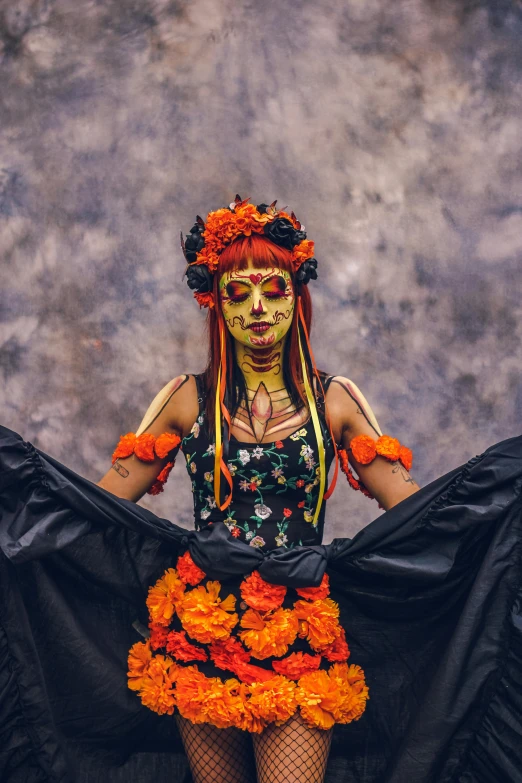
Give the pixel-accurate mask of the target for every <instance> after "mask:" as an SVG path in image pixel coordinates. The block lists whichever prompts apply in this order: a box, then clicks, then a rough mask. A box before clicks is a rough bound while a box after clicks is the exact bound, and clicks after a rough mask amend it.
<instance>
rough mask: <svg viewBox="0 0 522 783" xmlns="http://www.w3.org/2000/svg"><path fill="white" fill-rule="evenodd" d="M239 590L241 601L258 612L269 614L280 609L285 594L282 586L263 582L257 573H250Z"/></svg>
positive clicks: (284, 588)
mask: <svg viewBox="0 0 522 783" xmlns="http://www.w3.org/2000/svg"><path fill="white" fill-rule="evenodd" d="M240 590H241V598H242V599H243V601H244V602H245V603H246V604H248V606H250V607H251V608H252V609H257V611H258V612H269V611H270V610H271V609H277V608H278V607H280V606H281V604H282V603H283V601H284V599H285V595H286V592H287V590H286V587H285V586H284V585H273V584H270V582H265V580H264V579H263V578H262V576H261V575H260V573H259V571H252V573H251V574H250V575H249V576H247V577H246V578H245V579H243V581H242V582H241V585H240Z"/></svg>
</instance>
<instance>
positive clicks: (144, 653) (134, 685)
mask: <svg viewBox="0 0 522 783" xmlns="http://www.w3.org/2000/svg"><path fill="white" fill-rule="evenodd" d="M151 660H152V652H151V649H150V642H149V640H147V641H146V642H136V643H135V644H133V645H132V647H131V648H130V650H129V655H128V658H127V663H128V666H129V670H128V672H127V676H128V678H129V688H130V689H131V690H133V691H136V690H139V688H141V681H142V679H143V677H144V676H146V674H147V671H148V668H149V664H150V662H151Z"/></svg>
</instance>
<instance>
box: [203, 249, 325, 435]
mask: <svg viewBox="0 0 522 783" xmlns="http://www.w3.org/2000/svg"><path fill="white" fill-rule="evenodd" d="M249 258H250V259H251V260H252V266H253V267H254V268H255V269H263V268H266V267H275V268H276V269H283V270H285V271H286V272H289V274H290V276H291V278H292V284H293V286H294V292H295V296H296V302H295V307H294V312H293V317H292V323H291V325H290V329H289V330H288V336H287V339H286V343H285V353H284V358H283V373H284V380H285V385H286V386H287V389H288V393H289V394H290V397H291V399H292V400H293V401H294V402H295V403H299V402H301V403H303V404H304V405H306V402H307V401H306V395H305V393H304V391H303V386H302V384H303V377H302V370H301V360H300V355H299V342H298V324H299V315H298V307H297V297H298V296H300V297H301V304H302V309H303V316H304V321H305V324H306V328H307V330H308V334H310V328H311V323H312V300H311V297H310V292H309V291H308V287H307V286H306V285H303V284H302V283H300V282H299V281H298V280H296V278H295V273H294V269H293V264H292V253H291V251H290V250H287V249H286V248H284V247H281V246H280V245H276V244H275V243H274V242H271V241H270V240H269V239H267V238H266V237H265V236H263V235H261V234H256V233H252V234H251V235H250V236H248V237H247V236H243V235H241V236H239V237H238V238H237V239H235V240H234V241H233V242H231V244H230V245H227V247H225V249H224V250H223V251H222V252H221V254H220V256H219V265H218V268H217V270H216V272H215V274H214V279H213V294H214V302H215V303H216V306H215V307H213V308H209V310H208V318H207V328H208V339H209V350H208V364H207V368H206V370H205V376H204V382H205V390H206V420H207V424H208V425H209V426H210V428H212V426H213V421H214V406H215V400H216V396H215V395H216V389H217V383H218V370H219V363H220V355H221V346H220V327H221V329H222V330H223V332H224V335H225V351H226V367H227V378H226V387H227V397H228V400H229V404H230V406H231V410H230V413H231V414H232V415H233V414H234V413H235V409H237V406H238V404H239V403H240V401H241V394H240V393H239V396H238V390H237V388H236V386H237V381H238V372H239V371H238V368H237V365H236V359H235V351H234V338H233V337H232V335H231V334H230V332H229V331H228V328H227V326H226V324H225V322H224V319H223V313H222V310H221V303H220V298H219V281H220V279H221V276H222V275H223V274H224V273H225V272H229V271H230V270H232V269H234V270H236V269H237V270H243V269H246V267H247V266H248V260H249ZM309 374H310V375H311V373H310V371H309ZM243 386H244V384H243Z"/></svg>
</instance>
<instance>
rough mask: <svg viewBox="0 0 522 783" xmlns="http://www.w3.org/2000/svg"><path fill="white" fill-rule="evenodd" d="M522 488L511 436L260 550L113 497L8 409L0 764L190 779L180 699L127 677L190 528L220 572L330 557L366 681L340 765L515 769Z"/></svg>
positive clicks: (337, 770)
mask: <svg viewBox="0 0 522 783" xmlns="http://www.w3.org/2000/svg"><path fill="white" fill-rule="evenodd" d="M521 489H522V436H518V437H515V438H510V439H508V440H505V441H502V442H501V443H498V444H495V445H493V446H491V447H490V448H489V449H487V450H486V451H485V452H484V454H481V455H479V456H476V457H473V458H472V459H470V460H469V461H468V462H467V463H465V464H464V465H462V466H460V467H458V468H456V469H455V470H453V471H450V472H449V473H447V474H445V475H444V476H441V477H440V478H438V479H436V480H435V481H433V482H431V483H430V484H429V485H427V486H426V487H424V488H422V489H421V490H420V491H418V492H417V493H415V494H414V495H412V496H411V497H410V498H407V499H406V500H404V501H402V502H401V503H399V504H398V505H397V506H395V507H394V508H392V509H391V510H390V511H388V512H386V513H384V514H382V515H381V516H380V517H378V518H377V519H376V520H374V521H373V522H372V523H371V524H370V525H368V526H367V527H366V528H364V529H363V530H362V531H361V532H360V533H358V534H357V535H356V536H355V537H354V538H353V539H347V538H339V539H335V540H334V541H333V542H332V543H331V544H329V545H326V546H318V547H297V548H296V549H295V550H291V551H289V552H286V553H285V552H277V551H276V552H273V553H270V555H269V556H263V554H262V553H260V552H259V550H256V549H255V548H253V547H249V546H247V545H246V544H244V543H242V542H239V541H237V540H235V539H233V538H232V537H231V536H230V534H229V533H228V531H227V530H226V528H225V527H224V525H222V524H220V523H216V524H214V525H212V526H209V527H207V528H205V529H204V530H203V531H201V532H200V533H196V532H195V531H188V530H186V529H184V528H182V527H179V526H177V525H175V524H173V523H172V522H171V521H169V520H166V519H160V518H159V517H157V516H156V515H154V514H153V513H152V512H150V511H148V510H146V509H144V508H142V507H141V506H138V505H136V504H134V503H132V502H130V501H125V500H122V499H120V498H117V497H115V496H114V495H112V494H111V493H109V492H107V491H105V490H103V489H101V488H100V487H98V486H96V485H95V484H93V483H92V482H90V481H88V480H87V479H84V478H82V477H81V476H79V475H77V474H76V473H74V472H73V471H72V470H70V469H69V468H67V467H66V466H65V465H62V464H61V463H60V462H58V461H57V460H55V459H53V458H52V457H50V456H49V455H47V454H45V453H44V452H42V451H40V450H39V449H36V448H35V447H34V446H33V445H32V444H31V443H28V442H26V441H24V440H23V439H22V438H21V437H20V436H19V435H18V434H17V433H16V432H13V431H12V430H9V429H7V428H5V427H0V510H1V516H0V550H1V553H0V596H1V599H0V780H1V781H2V783H4V781H5V783H19V782H20V783H21V782H22V781H23V782H24V783H33V782H34V783H36V782H37V781H38V782H39V781H53V783H54V781H59V782H60V783H62V782H63V783H70V782H74V783H83V782H84V781H89V783H92V782H97V781H98V780H99V781H100V783H101V781H114V782H115V783H116V782H118V783H119V781H120V780H121V781H123V780H125V781H126V783H138V781H139V782H140V783H141V782H142V781H144V780H149V779H150V780H155V781H156V783H163V781H165V783H166V781H169V783H178V782H179V783H181V781H182V780H188V779H189V778H188V777H186V761H185V759H184V755H183V752H182V747H181V742H180V738H179V735H178V733H177V730H176V728H175V724H174V721H173V719H172V718H170V717H169V716H159V715H156V714H155V713H153V712H151V711H150V710H148V709H146V708H144V707H142V706H141V703H140V701H139V698H138V697H137V696H136V694H135V693H133V692H132V691H130V690H129V689H128V688H127V677H126V671H127V654H128V650H129V648H130V647H131V645H132V644H133V643H134V642H136V641H138V640H139V639H140V636H139V633H138V631H137V630H136V628H137V627H139V623H140V622H141V623H143V624H144V625H145V626H146V623H147V611H146V606H145V599H146V596H147V590H148V587H149V586H150V585H151V584H153V583H154V582H155V580H156V579H157V578H158V577H159V576H161V574H162V573H163V571H164V570H165V569H166V568H168V567H169V566H171V565H173V563H174V560H175V559H176V557H177V556H178V555H179V554H180V553H181V552H183V551H184V550H185V549H186V548H189V549H190V552H191V554H192V557H193V558H194V560H195V561H196V562H197V563H198V564H199V565H200V566H201V567H202V568H203V569H204V570H205V571H207V573H209V575H211V576H212V577H213V578H218V579H221V580H224V581H226V580H227V579H229V578H231V579H232V578H234V577H237V576H238V575H240V574H243V573H248V572H250V571H252V570H253V569H254V568H258V569H259V570H260V571H261V573H262V575H263V576H264V578H265V579H267V580H268V581H273V582H280V583H283V584H289V585H293V586H300V585H303V584H318V583H319V582H320V580H321V577H322V574H323V572H324V570H325V568H326V569H327V571H328V574H329V577H330V585H331V595H332V598H334V600H336V601H337V602H338V603H339V606H340V608H341V622H342V624H343V626H344V627H345V628H346V631H347V638H348V642H349V645H350V649H351V652H352V655H351V659H350V661H353V662H354V663H357V664H360V665H361V666H362V667H363V668H364V670H365V674H366V678H367V682H368V685H369V688H370V700H369V702H368V706H367V708H366V711H365V713H364V714H363V716H362V718H361V719H360V720H359V721H357V722H354V723H351V724H348V725H346V726H341V725H337V726H336V727H335V729H334V739H333V745H332V752H331V756H330V760H329V764H328V771H327V777H326V781H327V783H341V781H342V782H343V783H352V782H353V783H403V782H404V781H407V782H408V783H449V782H450V781H451V782H455V783H457V782H458V783H493V781H495V782H497V781H500V783H508V781H515V782H517V781H522V584H521V582H522V580H521V570H522V569H521V560H522V544H521V527H522V513H521V509H522V498H521ZM348 513H350V511H349V510H347V514H348ZM135 621H138V624H137V625H133V623H135ZM184 776H185V777H184Z"/></svg>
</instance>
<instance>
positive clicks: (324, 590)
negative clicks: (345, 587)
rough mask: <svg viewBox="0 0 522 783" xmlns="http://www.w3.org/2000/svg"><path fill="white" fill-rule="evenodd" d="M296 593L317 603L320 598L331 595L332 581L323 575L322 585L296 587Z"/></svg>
mask: <svg viewBox="0 0 522 783" xmlns="http://www.w3.org/2000/svg"><path fill="white" fill-rule="evenodd" d="M295 591H296V593H297V595H300V596H301V598H307V599H308V600H309V601H316V600H317V599H318V598H326V596H327V595H330V580H329V578H328V574H323V578H322V580H321V584H320V585H319V586H318V587H296V588H295Z"/></svg>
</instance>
